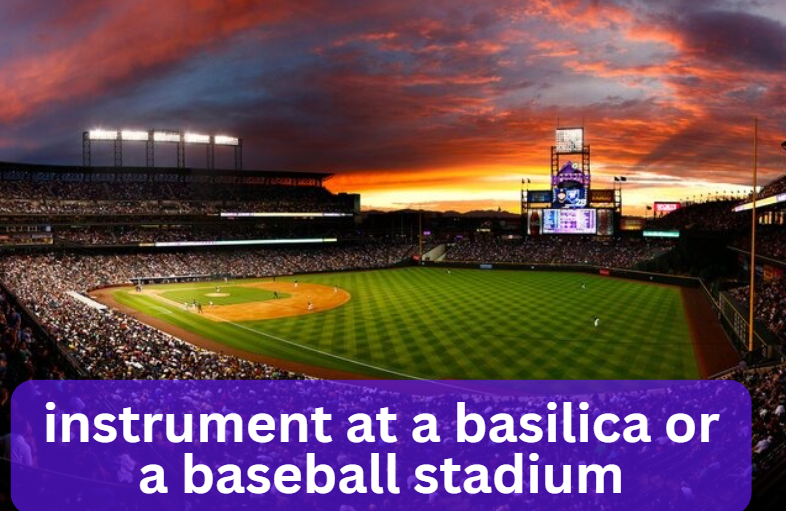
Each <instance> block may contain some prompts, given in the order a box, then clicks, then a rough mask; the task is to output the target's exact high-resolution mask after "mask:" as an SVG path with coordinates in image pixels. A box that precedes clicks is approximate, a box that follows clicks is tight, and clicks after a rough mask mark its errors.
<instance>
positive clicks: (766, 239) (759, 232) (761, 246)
mask: <svg viewBox="0 0 786 511" xmlns="http://www.w3.org/2000/svg"><path fill="white" fill-rule="evenodd" d="M733 246H734V247H737V248H739V249H741V250H745V251H750V249H751V237H750V234H748V235H745V236H742V237H740V238H738V239H737V240H736V241H735V242H734V244H733ZM756 253H757V254H758V255H761V256H765V257H769V258H771V259H777V260H778V261H786V227H784V226H782V225H779V226H766V225H760V226H758V227H757V228H756Z"/></svg>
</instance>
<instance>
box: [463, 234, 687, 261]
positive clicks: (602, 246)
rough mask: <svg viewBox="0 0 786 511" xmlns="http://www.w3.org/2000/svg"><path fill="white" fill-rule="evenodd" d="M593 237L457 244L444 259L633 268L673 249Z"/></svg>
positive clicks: (654, 243) (657, 243) (667, 243)
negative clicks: (600, 239)
mask: <svg viewBox="0 0 786 511" xmlns="http://www.w3.org/2000/svg"><path fill="white" fill-rule="evenodd" d="M594 238H595V237H594V236H593V237H578V238H568V239H566V238H565V237H559V236H538V237H534V238H529V239H526V240H524V241H505V240H500V239H494V240H479V241H460V242H458V243H456V245H455V246H454V247H452V248H451V249H450V250H449V251H448V253H447V260H449V261H456V262H458V261H473V262H497V263H537V264H584V265H593V266H603V267H615V268H633V267H635V266H636V265H637V264H639V263H641V262H644V261H647V260H650V259H654V258H655V257H657V256H658V255H660V254H662V253H664V252H667V251H668V250H669V249H670V248H671V247H672V246H673V243H671V242H670V241H663V240H661V241H653V240H647V241H644V240H641V239H635V240H629V239H626V238H616V239H613V240H604V241H598V240H597V239H596V238H595V239H594Z"/></svg>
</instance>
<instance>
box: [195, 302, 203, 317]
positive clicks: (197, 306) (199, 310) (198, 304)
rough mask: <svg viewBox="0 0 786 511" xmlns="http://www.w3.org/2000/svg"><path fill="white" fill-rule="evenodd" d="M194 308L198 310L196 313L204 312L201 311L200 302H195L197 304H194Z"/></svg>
mask: <svg viewBox="0 0 786 511" xmlns="http://www.w3.org/2000/svg"><path fill="white" fill-rule="evenodd" d="M196 308H197V312H198V313H200V314H204V313H203V312H202V304H201V303H198V302H197V304H196Z"/></svg>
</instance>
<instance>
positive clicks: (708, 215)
mask: <svg viewBox="0 0 786 511" xmlns="http://www.w3.org/2000/svg"><path fill="white" fill-rule="evenodd" d="M738 202H739V201H737V200H730V199H718V200H710V201H707V202H701V203H694V204H689V205H684V206H683V207H681V208H680V209H678V210H676V211H673V212H671V213H669V214H668V215H665V216H662V217H659V218H653V219H651V220H648V221H647V229H653V230H671V229H677V230H686V229H694V230H700V231H736V230H738V229H742V228H745V227H746V226H748V225H750V221H751V217H750V213H734V212H733V211H732V210H733V208H734V206H736V205H737V204H738Z"/></svg>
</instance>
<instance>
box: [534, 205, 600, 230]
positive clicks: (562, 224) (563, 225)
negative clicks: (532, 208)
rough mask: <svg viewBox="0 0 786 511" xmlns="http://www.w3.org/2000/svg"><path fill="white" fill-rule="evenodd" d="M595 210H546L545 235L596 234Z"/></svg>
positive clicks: (544, 211)
mask: <svg viewBox="0 0 786 511" xmlns="http://www.w3.org/2000/svg"><path fill="white" fill-rule="evenodd" d="M596 212H597V210H594V209H544V210H543V234H595V231H596V228H597V224H596V220H597V218H596V216H597V215H596Z"/></svg>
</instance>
